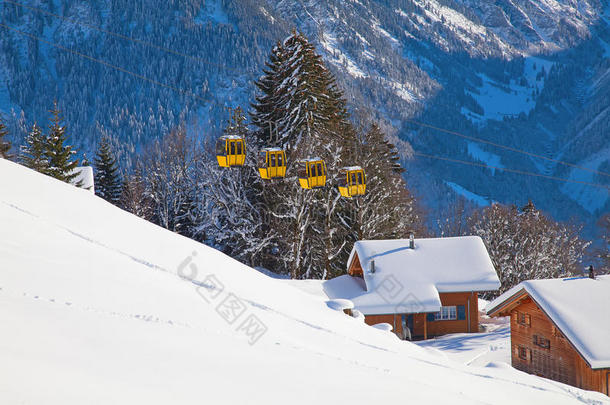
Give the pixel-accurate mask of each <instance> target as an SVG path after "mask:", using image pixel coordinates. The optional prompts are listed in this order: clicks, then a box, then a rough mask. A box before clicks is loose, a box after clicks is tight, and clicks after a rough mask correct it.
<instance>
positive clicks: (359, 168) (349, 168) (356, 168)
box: [342, 166, 362, 170]
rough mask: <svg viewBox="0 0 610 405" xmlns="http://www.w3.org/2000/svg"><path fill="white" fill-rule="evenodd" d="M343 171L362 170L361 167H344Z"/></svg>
mask: <svg viewBox="0 0 610 405" xmlns="http://www.w3.org/2000/svg"><path fill="white" fill-rule="evenodd" d="M342 169H343V170H362V167H361V166H347V167H342Z"/></svg>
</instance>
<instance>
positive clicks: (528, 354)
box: [518, 346, 532, 362]
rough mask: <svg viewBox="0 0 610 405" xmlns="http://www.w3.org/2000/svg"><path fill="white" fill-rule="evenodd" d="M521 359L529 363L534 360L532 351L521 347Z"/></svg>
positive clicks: (519, 350)
mask: <svg viewBox="0 0 610 405" xmlns="http://www.w3.org/2000/svg"><path fill="white" fill-rule="evenodd" d="M518 352H519V358H520V359H521V360H524V361H527V362H529V361H530V360H531V359H532V351H531V350H530V349H528V348H527V347H525V346H519V349H518Z"/></svg>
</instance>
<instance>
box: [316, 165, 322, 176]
mask: <svg viewBox="0 0 610 405" xmlns="http://www.w3.org/2000/svg"><path fill="white" fill-rule="evenodd" d="M316 166H317V168H318V173H317V174H316V176H323V175H324V170H323V169H322V163H318V164H317V165H316Z"/></svg>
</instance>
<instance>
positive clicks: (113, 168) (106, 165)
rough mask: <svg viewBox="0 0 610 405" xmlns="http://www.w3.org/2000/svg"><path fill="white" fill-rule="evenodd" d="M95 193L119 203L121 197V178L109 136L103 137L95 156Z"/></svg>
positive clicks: (111, 201)
mask: <svg viewBox="0 0 610 405" xmlns="http://www.w3.org/2000/svg"><path fill="white" fill-rule="evenodd" d="M94 177H95V194H97V195H98V196H100V197H102V198H103V199H104V200H106V201H108V202H110V203H112V204H115V205H118V203H119V201H120V199H121V178H120V174H119V168H118V166H117V163H116V159H115V157H114V155H113V153H112V150H111V149H110V142H109V140H108V138H106V137H103V138H102V140H101V142H100V144H99V146H98V149H97V155H96V157H95V176H94Z"/></svg>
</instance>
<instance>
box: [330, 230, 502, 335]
mask: <svg viewBox="0 0 610 405" xmlns="http://www.w3.org/2000/svg"><path fill="white" fill-rule="evenodd" d="M346 270H347V274H345V275H342V276H339V277H337V278H334V279H332V280H328V281H326V282H324V285H323V287H324V291H325V293H326V295H327V296H328V297H329V298H331V299H336V298H343V299H349V300H351V301H352V302H353V303H354V309H355V310H357V311H360V312H361V313H362V314H363V315H364V316H365V322H366V323H368V324H369V325H374V324H378V323H389V324H390V325H392V326H393V330H394V332H395V333H396V334H397V335H398V336H399V337H400V338H402V339H428V338H429V337H433V336H439V335H444V334H447V333H461V332H463V333H467V332H478V331H479V320H478V293H479V292H481V291H490V290H497V289H498V288H499V287H500V281H499V280H498V276H497V274H496V271H495V269H494V267H493V264H492V263H491V259H490V258H489V255H488V253H487V250H486V248H485V245H484V244H483V241H482V240H481V238H479V237H476V236H465V237H457V238H432V239H415V238H411V239H395V240H365V241H358V242H356V243H355V244H354V247H353V249H352V252H351V254H350V257H349V260H348V262H347V268H346Z"/></svg>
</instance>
